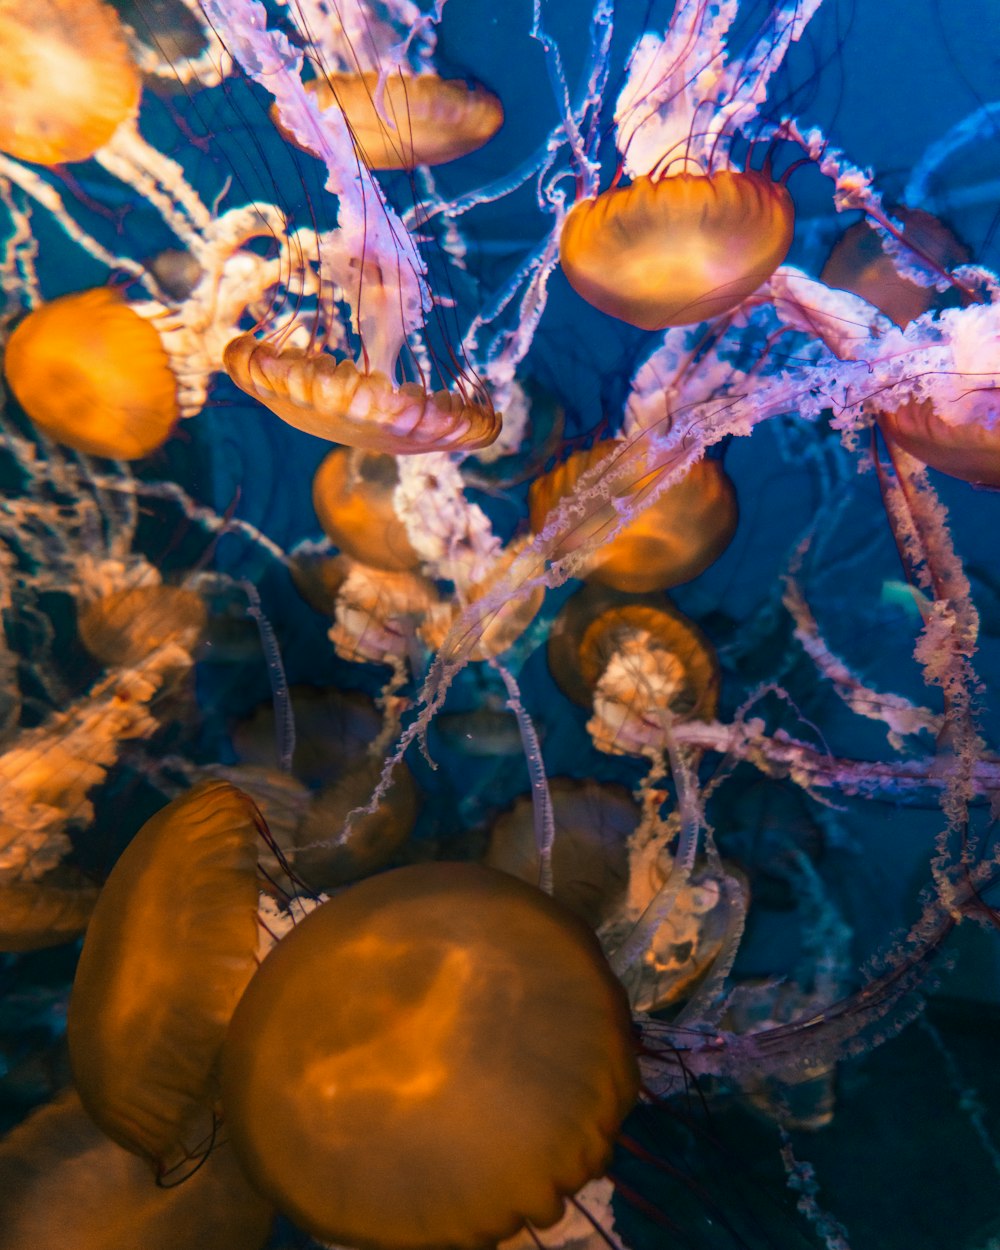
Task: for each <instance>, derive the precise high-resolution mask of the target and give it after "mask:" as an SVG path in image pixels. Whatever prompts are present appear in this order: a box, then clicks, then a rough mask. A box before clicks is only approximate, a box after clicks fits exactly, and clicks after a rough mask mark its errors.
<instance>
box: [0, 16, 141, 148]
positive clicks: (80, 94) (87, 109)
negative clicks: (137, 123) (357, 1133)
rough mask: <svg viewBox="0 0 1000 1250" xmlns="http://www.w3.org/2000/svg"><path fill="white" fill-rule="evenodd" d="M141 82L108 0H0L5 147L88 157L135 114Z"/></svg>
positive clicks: (0, 116) (0, 144)
mask: <svg viewBox="0 0 1000 1250" xmlns="http://www.w3.org/2000/svg"><path fill="white" fill-rule="evenodd" d="M140 89H141V82H140V78H139V74H138V72H137V70H136V68H135V66H134V64H133V62H132V58H131V55H130V53H129V49H128V44H127V42H126V39H125V33H124V31H123V29H122V25H121V21H120V19H119V17H118V14H117V13H116V12H115V11H114V9H113V8H112V7H111V6H110V5H109V4H105V3H103V0H33V2H32V3H31V4H30V5H25V4H19V3H17V0H0V151H3V152H7V153H9V155H11V156H14V157H16V158H17V159H18V160H22V161H33V162H35V163H36V164H39V165H60V164H62V163H63V162H65V161H82V160H86V159H87V158H88V157H90V156H93V155H94V153H95V152H96V151H97V149H98V148H101V147H103V146H104V145H105V144H106V143H107V142H108V140H109V139H110V138H111V136H112V135H113V134H114V132H115V131H116V130H117V129H118V127H119V126H120V125H121V124H122V122H124V121H125V120H126V119H128V118H131V117H133V116H134V115H135V113H136V110H137V109H138V105H139V93H140Z"/></svg>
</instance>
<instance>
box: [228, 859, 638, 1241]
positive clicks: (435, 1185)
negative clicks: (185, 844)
mask: <svg viewBox="0 0 1000 1250" xmlns="http://www.w3.org/2000/svg"><path fill="white" fill-rule="evenodd" d="M539 951H544V952H545V958H544V959H539V958H538V952H539ZM275 1057H277V1061H276V1058H275ZM637 1086H638V1077H637V1070H636V1063H635V1058H634V1055H633V1050H632V1039H631V1019H630V1016H629V1012H628V1008H627V1005H626V1003H625V999H624V996H623V994H622V992H621V989H620V987H619V985H618V983H617V982H616V981H615V979H614V977H613V976H612V975H611V973H610V971H609V969H608V967H607V965H606V963H605V961H604V957H603V955H602V954H601V951H600V948H599V946H598V945H597V942H596V940H595V939H594V937H593V935H592V934H590V933H589V932H588V930H587V929H586V927H585V926H584V925H583V924H581V923H580V922H579V921H578V920H577V919H576V918H575V917H573V916H571V915H570V914H569V913H568V912H565V911H564V910H563V909H562V908H560V907H559V906H558V905H557V904H555V903H554V902H553V901H552V900H551V899H549V898H548V897H547V896H546V895H543V894H542V893H541V892H540V891H538V890H535V889H533V888H531V887H529V886H527V885H525V884H523V883H522V882H520V881H517V880H515V879H514V878H512V877H509V876H507V875H506V874H504V873H498V872H495V871H493V870H491V869H488V868H484V867H481V866H479V865H474V864H445V863H436V864H421V865H417V866H412V867H408V868H401V869H395V870H393V871H391V872H387V873H384V874H382V875H381V876H378V877H374V878H370V879H368V880H367V881H364V882H362V883H361V884H359V885H356V886H353V887H351V888H350V889H349V890H347V891H345V892H344V893H342V894H340V895H338V896H337V897H335V898H334V899H331V900H330V901H329V902H326V903H323V904H322V905H321V906H320V907H318V908H316V909H315V910H314V911H313V912H312V913H311V914H310V915H309V916H307V917H306V919H305V920H304V921H303V922H302V923H301V924H299V925H298V926H297V927H296V928H295V929H294V930H293V931H292V932H291V933H290V934H289V936H288V937H287V938H285V940H284V941H282V942H281V943H280V944H279V946H278V947H277V948H276V949H275V951H274V952H273V953H272V954H271V955H270V956H269V957H268V959H267V960H266V962H265V963H264V964H263V965H262V967H261V968H260V970H259V972H258V973H257V975H256V976H255V977H254V978H253V981H252V982H251V984H250V985H249V986H248V988H247V992H246V993H245V994H244V996H243V999H242V1000H241V1002H240V1004H239V1007H238V1008H237V1010H236V1012H235V1014H234V1016H233V1020H232V1024H231V1027H230V1030H229V1035H228V1037H227V1039H226V1044H225V1050H224V1054H223V1066H222V1087H223V1105H224V1107H225V1114H226V1127H227V1133H228V1134H229V1135H230V1137H231V1140H232V1143H233V1147H234V1149H235V1151H236V1154H237V1157H238V1158H239V1159H240V1161H241V1163H242V1164H243V1166H244V1168H245V1169H246V1170H247V1173H248V1175H249V1176H250V1178H251V1180H252V1181H253V1182H254V1183H255V1184H256V1185H257V1186H258V1187H259V1188H260V1190H261V1191H262V1192H263V1193H265V1194H267V1195H269V1196H270V1197H271V1198H272V1199H273V1200H274V1201H275V1203H276V1205H277V1206H278V1208H279V1209H280V1210H282V1211H283V1212H285V1213H286V1214H288V1215H289V1216H290V1217H291V1218H292V1219H293V1220H294V1221H295V1222H296V1223H297V1224H299V1225H300V1226H301V1227H302V1228H303V1229H305V1230H306V1231H308V1232H309V1233H310V1234H312V1235H313V1236H316V1237H319V1238H322V1239H324V1240H334V1241H337V1242H339V1243H342V1244H347V1245H352V1246H356V1247H360V1250H433V1248H436V1247H439V1246H449V1247H451V1248H452V1250H480V1248H481V1247H483V1246H486V1245H491V1244H494V1243H495V1242H496V1241H498V1240H500V1239H501V1238H503V1237H505V1236H509V1235H510V1234H512V1233H514V1232H515V1231H516V1230H517V1229H518V1228H519V1227H520V1226H521V1225H523V1224H525V1223H526V1222H530V1223H531V1224H533V1225H536V1226H538V1227H545V1226H547V1225H550V1224H552V1223H554V1222H555V1221H556V1220H558V1219H559V1218H560V1216H561V1215H562V1211H563V1199H564V1197H566V1196H567V1195H570V1194H573V1193H575V1192H576V1191H577V1190H578V1189H579V1188H580V1187H581V1186H582V1185H583V1184H584V1183H585V1182H586V1181H587V1180H589V1179H591V1178H592V1177H596V1176H599V1175H601V1174H602V1173H603V1171H604V1169H605V1167H606V1166H607V1163H608V1160H609V1157H610V1153H611V1144H612V1141H613V1139H614V1137H615V1135H616V1133H617V1131H618V1128H619V1125H620V1124H621V1122H622V1120H623V1119H624V1117H625V1115H626V1113H627V1112H628V1110H629V1109H630V1107H631V1106H632V1103H633V1102H634V1101H635V1098H636V1094H637Z"/></svg>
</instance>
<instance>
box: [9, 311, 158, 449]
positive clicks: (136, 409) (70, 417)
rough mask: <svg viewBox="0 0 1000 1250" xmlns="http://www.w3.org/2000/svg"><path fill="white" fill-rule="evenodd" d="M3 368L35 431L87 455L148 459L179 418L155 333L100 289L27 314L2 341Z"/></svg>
mask: <svg viewBox="0 0 1000 1250" xmlns="http://www.w3.org/2000/svg"><path fill="white" fill-rule="evenodd" d="M4 372H5V373H6V376H7V381H8V382H9V383H10V387H11V390H12V391H13V392H14V394H15V395H16V396H17V398H18V402H19V403H20V404H21V406H22V407H23V408H24V410H25V412H27V414H28V415H29V416H30V417H31V419H32V421H34V423H35V424H36V425H37V426H38V428H39V429H41V430H43V431H44V432H45V433H46V434H48V435H50V436H51V437H52V438H54V439H56V441H57V442H60V443H63V444H65V445H66V446H67V447H72V448H73V449H74V450H76V451H84V452H87V453H88V454H90V455H93V456H107V457H108V458H109V459H116V460H136V459H138V458H139V457H142V456H148V455H149V454H150V453H151V452H153V451H156V449H157V448H158V447H161V446H162V445H163V443H164V442H165V441H166V439H167V438H168V436H169V435H170V432H171V430H172V429H173V427H174V424H175V422H176V421H177V418H178V416H179V415H180V413H179V410H178V405H177V381H176V378H175V377H174V374H173V373H172V371H171V369H170V363H169V360H168V358H167V354H166V352H165V351H164V349H163V345H162V343H161V342H160V338H159V336H158V334H157V332H156V330H155V329H154V328H153V327H152V326H151V325H150V324H149V322H148V321H146V320H145V319H144V318H142V317H140V316H139V315H138V313H136V312H134V311H133V310H132V309H131V308H130V307H129V306H128V304H126V303H125V301H124V300H122V299H121V298H120V296H118V295H116V294H115V292H114V291H112V290H110V289H109V288H106V287H100V288H97V289H96V290H92V291H82V292H79V293H78V294H74V295H64V296H62V297H61V298H59V299H55V300H52V301H51V302H50V303H48V304H45V305H44V306H43V307H41V308H37V309H35V311H34V312H32V313H29V314H28V316H27V317H25V319H24V320H23V321H22V322H21V323H20V325H19V326H18V327H17V328H16V329H15V330H14V333H13V334H12V335H11V336H10V340H9V341H8V343H7V348H6V352H5V354H4Z"/></svg>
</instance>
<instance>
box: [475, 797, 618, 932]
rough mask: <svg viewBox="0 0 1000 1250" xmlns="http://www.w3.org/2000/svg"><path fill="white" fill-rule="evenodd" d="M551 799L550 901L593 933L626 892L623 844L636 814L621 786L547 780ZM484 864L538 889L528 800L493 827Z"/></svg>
mask: <svg viewBox="0 0 1000 1250" xmlns="http://www.w3.org/2000/svg"><path fill="white" fill-rule="evenodd" d="M549 794H550V796H551V799H552V817H553V820H554V822H555V840H554V842H553V844H552V897H553V898H554V899H555V900H556V902H557V903H561V904H562V905H563V907H566V908H567V909H568V910H569V911H571V912H573V914H574V915H575V916H579V917H580V919H581V920H583V921H584V922H585V923H586V924H588V925H590V926H591V928H595V929H596V928H597V926H598V925H599V924H600V923H601V921H602V920H604V919H605V918H606V917H607V916H608V915H610V914H611V912H612V911H613V910H614V908H615V907H616V906H617V904H618V903H619V901H620V900H621V897H622V895H623V893H624V891H625V886H626V883H627V881H628V851H627V848H626V843H627V841H628V838H629V835H630V834H631V833H633V831H634V830H635V828H636V826H637V825H638V823H639V808H638V807H637V806H636V803H635V801H634V800H633V799H632V796H631V795H630V794H629V792H628V791H627V790H626V789H625V787H624V786H618V785H599V784H598V783H597V782H596V781H578V780H576V779H575V778H573V777H553V778H551V779H550V781H549ZM485 862H486V863H487V864H489V866H490V867H491V868H498V869H500V871H501V872H509V873H510V874H511V876H513V877H519V878H520V879H521V880H522V881H527V882H528V883H529V884H532V885H534V884H537V882H538V872H539V861H538V845H537V842H536V840H535V820H534V804H533V803H532V799H531V796H530V795H522V797H521V798H519V799H517V800H516V801H515V803H514V805H513V807H511V808H510V810H509V811H507V812H504V813H503V815H502V816H500V817H499V819H498V820H497V821H496V822H495V824H494V825H493V828H492V829H491V830H490V841H489V846H488V848H487V851H486V860H485Z"/></svg>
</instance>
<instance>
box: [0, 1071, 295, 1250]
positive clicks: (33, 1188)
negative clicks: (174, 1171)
mask: <svg viewBox="0 0 1000 1250" xmlns="http://www.w3.org/2000/svg"><path fill="white" fill-rule="evenodd" d="M0 1209H2V1210H3V1220H2V1221H0V1250H25V1247H27V1246H37V1247H38V1248H39V1250H50V1247H51V1248H54V1247H56V1246H73V1247H74V1248H75V1250H186V1248H187V1247H194V1246H205V1247H209V1246H210V1247H212V1250H256V1247H258V1246H260V1245H262V1244H263V1243H264V1241H265V1240H266V1238H267V1234H268V1231H269V1229H270V1225H271V1218H272V1212H271V1208H270V1207H269V1206H268V1204H267V1203H266V1202H265V1201H264V1200H263V1199H262V1198H260V1197H259V1195H257V1194H256V1193H255V1192H254V1191H253V1190H252V1189H251V1187H250V1186H249V1185H248V1184H247V1182H246V1180H245V1179H244V1177H243V1175H242V1173H241V1172H240V1169H239V1166H238V1164H237V1163H236V1160H235V1159H234V1158H233V1153H232V1151H231V1149H230V1148H229V1147H228V1146H226V1145H221V1144H220V1145H218V1146H217V1147H216V1149H214V1150H213V1151H212V1154H211V1156H210V1157H209V1158H208V1159H206V1160H205V1162H204V1164H203V1166H202V1167H200V1168H199V1169H198V1171H197V1172H196V1173H195V1175H193V1176H191V1177H189V1178H188V1179H187V1180H186V1181H185V1182H184V1184H183V1185H174V1186H169V1187H161V1186H158V1185H157V1184H156V1180H155V1178H154V1177H153V1176H152V1175H151V1174H150V1171H149V1168H148V1167H147V1166H146V1165H145V1163H143V1161H142V1160H140V1159H137V1158H136V1157H135V1155H133V1154H130V1153H129V1152H128V1151H126V1150H123V1149H122V1148H121V1146H119V1145H117V1144H116V1143H115V1142H113V1141H111V1140H110V1139H109V1138H107V1137H105V1135H104V1134H103V1133H102V1132H101V1130H100V1129H99V1128H98V1127H97V1126H96V1125H95V1124H94V1123H93V1121H92V1120H91V1119H90V1117H89V1116H88V1115H87V1114H86V1112H85V1111H84V1110H83V1107H82V1106H81V1105H80V1099H79V1097H78V1096H77V1094H76V1093H75V1092H73V1091H72V1090H67V1091H66V1092H64V1093H63V1094H61V1095H59V1097H58V1098H56V1099H55V1101H54V1102H52V1103H49V1104H48V1106H45V1107H42V1108H41V1109H40V1110H38V1111H35V1112H34V1113H33V1114H32V1115H31V1116H29V1117H28V1119H27V1120H25V1121H24V1123H23V1124H20V1125H18V1127H17V1128H15V1129H14V1130H13V1131H12V1132H11V1133H9V1134H8V1136H7V1137H5V1138H4V1139H3V1140H2V1141H0Z"/></svg>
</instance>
